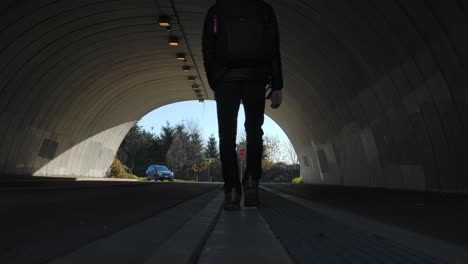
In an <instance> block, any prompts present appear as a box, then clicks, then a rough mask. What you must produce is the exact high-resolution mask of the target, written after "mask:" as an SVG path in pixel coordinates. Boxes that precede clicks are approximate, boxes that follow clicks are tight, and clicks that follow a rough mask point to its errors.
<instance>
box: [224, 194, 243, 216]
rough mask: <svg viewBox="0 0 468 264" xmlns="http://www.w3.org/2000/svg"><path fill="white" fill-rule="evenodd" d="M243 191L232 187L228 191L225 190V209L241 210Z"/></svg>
mask: <svg viewBox="0 0 468 264" xmlns="http://www.w3.org/2000/svg"><path fill="white" fill-rule="evenodd" d="M241 196H242V192H241V191H239V190H236V188H231V189H229V190H228V191H224V210H228V211H233V210H240V201H241Z"/></svg>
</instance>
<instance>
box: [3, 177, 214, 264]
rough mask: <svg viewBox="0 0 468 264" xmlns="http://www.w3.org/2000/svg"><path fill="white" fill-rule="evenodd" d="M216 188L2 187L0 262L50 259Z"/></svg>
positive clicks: (130, 185) (112, 185)
mask: <svg viewBox="0 0 468 264" xmlns="http://www.w3.org/2000/svg"><path fill="white" fill-rule="evenodd" d="M219 188H221V186H220V185H217V184H182V183H177V184H173V183H157V184H155V183H132V182H129V183H99V182H98V183H47V184H37V183H36V184H35V185H32V186H28V185H27V184H26V183H25V184H21V185H18V184H17V185H15V186H14V187H11V186H6V187H3V188H2V187H0V212H1V213H0V234H1V239H0V263H44V262H47V261H50V260H52V259H54V258H56V257H59V256H62V255H65V254H68V253H69V252H71V251H73V250H75V249H77V248H79V247H81V246H82V245H85V244H88V243H90V242H92V241H94V240H97V239H99V238H101V237H105V236H108V235H109V234H112V233H114V232H117V231H119V230H121V229H123V228H125V227H128V226H131V225H134V224H136V223H139V222H142V221H143V220H145V219H147V218H150V217H152V216H155V215H158V214H159V213H160V212H162V211H164V210H165V209H167V208H171V207H174V206H176V205H178V204H180V203H182V202H183V201H186V200H189V199H191V198H194V197H197V196H200V195H202V194H204V193H207V192H209V191H211V190H215V189H219ZM161 228H164V226H161Z"/></svg>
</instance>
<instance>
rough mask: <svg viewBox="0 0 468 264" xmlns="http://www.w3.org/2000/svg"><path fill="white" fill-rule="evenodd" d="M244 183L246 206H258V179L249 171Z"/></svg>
mask: <svg viewBox="0 0 468 264" xmlns="http://www.w3.org/2000/svg"><path fill="white" fill-rule="evenodd" d="M242 185H243V186H244V206H245V207H257V206H258V205H259V199H258V179H256V178H254V177H253V176H252V175H251V174H250V173H249V174H247V175H245V178H244V179H243V181H242Z"/></svg>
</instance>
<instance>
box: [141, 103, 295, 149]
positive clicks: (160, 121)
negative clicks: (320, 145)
mask: <svg viewBox="0 0 468 264" xmlns="http://www.w3.org/2000/svg"><path fill="white" fill-rule="evenodd" d="M166 121H169V122H170V123H171V124H172V125H175V124H178V123H180V122H182V121H183V122H184V123H185V122H187V121H188V122H195V123H198V126H199V128H200V129H201V132H202V136H203V138H204V141H205V142H206V141H207V140H208V137H209V136H210V135H211V134H213V135H214V136H215V137H216V140H217V141H218V142H219V138H218V118H217V114H216V102H215V101H213V100H205V102H204V103H200V102H198V101H185V102H179V103H174V104H170V105H166V106H163V107H160V108H158V109H156V110H154V111H152V112H150V113H148V114H147V115H145V116H144V117H143V118H142V119H141V120H140V121H139V122H138V124H139V125H140V126H142V127H143V128H144V129H145V130H147V131H149V132H152V133H156V134H159V133H160V131H161V127H162V126H163V125H165V124H166ZM244 121H245V115H244V108H243V106H242V105H241V107H240V109H239V115H238V125H237V130H238V131H237V135H238V138H239V136H240V135H241V134H242V133H245V132H244ZM262 128H263V131H264V135H265V136H273V137H277V138H278V139H279V140H280V142H281V143H282V144H288V143H289V139H288V137H287V136H286V134H285V133H284V132H283V130H282V129H281V128H280V127H279V126H278V125H277V124H276V123H275V122H274V121H273V120H272V119H271V118H269V117H268V116H266V115H265V122H264V124H263V127H262Z"/></svg>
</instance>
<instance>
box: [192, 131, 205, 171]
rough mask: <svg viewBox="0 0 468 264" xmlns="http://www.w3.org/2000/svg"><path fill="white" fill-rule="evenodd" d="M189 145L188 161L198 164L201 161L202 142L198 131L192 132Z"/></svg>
mask: <svg viewBox="0 0 468 264" xmlns="http://www.w3.org/2000/svg"><path fill="white" fill-rule="evenodd" d="M189 137H190V143H189V147H190V150H189V160H190V161H191V162H192V163H199V162H201V160H202V159H203V141H202V137H201V133H200V132H199V131H198V129H194V130H192V132H191V134H190V135H189Z"/></svg>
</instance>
